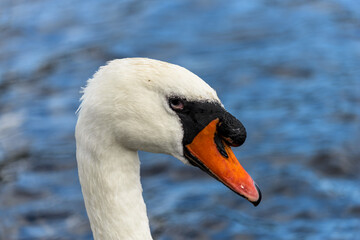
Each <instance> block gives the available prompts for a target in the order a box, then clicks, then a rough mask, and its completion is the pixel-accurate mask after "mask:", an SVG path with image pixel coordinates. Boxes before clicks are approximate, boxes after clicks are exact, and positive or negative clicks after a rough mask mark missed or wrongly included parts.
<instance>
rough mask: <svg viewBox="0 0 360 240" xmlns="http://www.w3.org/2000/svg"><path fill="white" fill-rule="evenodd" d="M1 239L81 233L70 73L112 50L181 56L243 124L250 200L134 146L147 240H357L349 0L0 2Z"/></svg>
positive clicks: (356, 23) (353, 16)
mask: <svg viewBox="0 0 360 240" xmlns="http://www.w3.org/2000/svg"><path fill="white" fill-rule="evenodd" d="M0 29H1V31H0V239H4V240H15V239H22V240H25V239H27V240H30V239H92V236H91V232H90V227H89V223H88V220H87V217H86V212H85V208H84V204H83V200H82V195H81V190H80V185H79V182H78V177H77V169H76V160H75V140H74V126H75V124H76V115H75V111H76V109H77V107H78V104H79V102H78V99H79V97H80V94H79V90H80V87H81V86H84V85H85V82H86V80H87V79H88V78H90V77H91V76H92V74H93V73H94V72H95V71H96V70H97V68H98V67H99V66H101V65H104V64H105V62H106V61H108V60H111V59H114V58H122V57H133V56H146V57H150V58H156V59H160V60H165V61H169V62H172V63H176V64H179V65H182V66H184V67H186V68H188V69H190V70H191V71H193V72H195V73H196V74H198V75H199V76H200V77H202V78H203V79H204V80H206V81H207V82H208V83H209V84H210V85H211V86H213V87H214V88H215V89H216V90H217V92H218V95H219V97H220V98H221V99H222V101H223V103H224V105H225V106H226V108H227V109H228V110H229V111H230V112H232V113H233V114H234V115H235V116H237V117H238V118H239V119H240V120H241V121H242V122H243V123H244V125H245V126H246V128H247V131H248V139H247V141H246V143H245V144H244V145H243V146H242V147H241V148H239V149H237V150H236V154H237V156H238V158H239V159H240V161H241V163H242V164H243V165H244V167H245V168H246V169H247V170H248V172H250V173H251V175H252V176H253V178H254V179H255V180H256V181H257V183H258V184H259V185H260V188H261V189H262V192H263V201H262V203H261V204H260V205H259V206H258V207H257V208H254V207H253V206H252V205H251V204H249V203H248V202H247V201H245V200H244V199H242V198H239V197H238V196H236V195H235V194H234V193H233V192H231V191H229V190H228V189H227V188H226V187H224V186H223V185H222V184H220V183H218V182H216V181H215V180H214V179H212V178H210V177H208V176H207V175H206V174H205V173H202V172H200V171H199V170H198V169H195V168H192V167H189V166H184V165H182V164H181V163H180V162H179V161H178V160H176V159H174V158H172V157H169V156H165V155H156V154H148V153H140V157H141V159H142V183H143V188H144V198H145V201H146V203H147V206H148V215H149V218H150V223H151V228H152V233H153V236H154V238H156V239H163V240H165V239H359V236H360V188H359V186H360V176H359V171H360V163H359V161H360V150H359V142H360V77H359V76H360V71H359V69H360V67H359V62H360V2H358V1H355V0H311V1H310V0H308V1H307V0H291V1H290V0H283V1H281V0H271V1H270V0H252V1H236V0H233V1H220V0H218V1H215V0H196V1H190V0H188V1H180V0H178V1H177V0H174V1H160V0H153V1H95V0H88V1H70V0H63V1H50V0H48V1H46V0H35V1H25V0H4V1H1V3H0Z"/></svg>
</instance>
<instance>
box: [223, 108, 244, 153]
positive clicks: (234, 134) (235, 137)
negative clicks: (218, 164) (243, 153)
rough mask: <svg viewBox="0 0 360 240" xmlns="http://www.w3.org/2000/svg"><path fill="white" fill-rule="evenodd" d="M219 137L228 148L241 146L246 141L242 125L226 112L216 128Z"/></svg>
mask: <svg viewBox="0 0 360 240" xmlns="http://www.w3.org/2000/svg"><path fill="white" fill-rule="evenodd" d="M217 130H218V134H219V136H220V137H221V138H222V139H223V140H224V141H225V142H226V143H227V144H228V145H230V146H234V147H238V146H241V145H242V144H243V143H244V142H245V139H246V129H245V127H244V125H243V124H242V123H241V122H240V121H239V120H237V119H236V118H235V117H234V116H233V115H231V114H230V113H228V112H226V113H225V114H224V115H223V116H222V118H221V119H220V122H219V126H218V129H217Z"/></svg>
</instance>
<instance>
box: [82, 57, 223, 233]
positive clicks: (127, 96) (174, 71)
mask: <svg viewBox="0 0 360 240" xmlns="http://www.w3.org/2000/svg"><path fill="white" fill-rule="evenodd" d="M169 96H179V97H183V98H186V99H187V100H189V101H191V100H196V101H216V102H219V103H220V100H219V99H218V97H217V95H216V92H215V91H214V90H213V89H212V88H211V87H210V86H209V85H207V84H206V83H205V82H204V81H203V80H201V79H200V78H199V77H198V76H196V75H195V74H193V73H191V72H190V71H188V70H186V69H185V68H182V67H180V66H177V65H174V64H169V63H165V62H161V61H157V60H152V59H146V58H127V59H120V60H114V61H111V62H109V63H108V64H107V65H106V66H104V67H101V68H100V69H99V71H98V72H97V73H96V74H95V75H94V77H93V78H92V79H90V80H88V83H87V86H86V88H85V89H84V90H83V96H82V98H81V101H82V102H81V105H80V107H79V109H78V115H79V117H78V123H77V126H76V143H77V161H78V167H79V178H80V183H81V187H82V192H83V195H84V200H85V205H86V209H87V213H88V216H89V219H90V223H91V228H92V231H93V234H94V238H95V239H109V240H112V239H114V240H115V239H139V240H140V239H141V240H145V239H151V234H150V228H149V223H148V218H147V214H146V206H145V203H144V200H143V198H142V187H141V183H140V162H139V159H138V155H137V151H138V150H143V151H149V152H156V153H166V154H170V155H173V156H175V157H176V158H178V159H180V160H181V161H183V162H184V163H188V162H187V160H186V159H185V158H184V157H183V146H182V139H183V129H182V125H181V122H180V119H179V117H178V116H177V115H176V114H175V113H174V112H173V111H172V110H171V109H170V107H169V105H168V97H169Z"/></svg>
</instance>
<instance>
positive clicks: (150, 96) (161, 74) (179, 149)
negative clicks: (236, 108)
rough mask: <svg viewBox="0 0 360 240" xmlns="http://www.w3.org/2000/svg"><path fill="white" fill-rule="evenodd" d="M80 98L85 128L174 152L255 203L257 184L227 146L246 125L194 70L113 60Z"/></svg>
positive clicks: (133, 145) (239, 138)
mask: <svg viewBox="0 0 360 240" xmlns="http://www.w3.org/2000/svg"><path fill="white" fill-rule="evenodd" d="M81 100H82V103H81V105H80V108H79V121H80V119H81V118H82V117H83V119H85V117H84V116H85V115H86V119H87V122H86V123H85V125H87V127H88V128H87V131H92V132H94V133H95V132H96V131H97V130H98V131H103V132H106V136H107V138H109V139H111V142H113V143H115V144H117V145H121V146H122V147H125V148H128V149H131V150H134V151H135V150H142V151H148V152H155V153H165V154H169V155H172V156H174V157H176V158H178V159H179V160H181V161H182V162H184V163H186V164H191V165H194V166H197V167H199V168H200V169H202V170H203V171H205V172H207V173H208V174H209V175H211V176H213V177H214V178H216V179H217V180H219V181H221V182H222V183H224V184H225V185H226V186H227V187H229V188H230V189H231V190H233V191H234V192H235V193H237V194H239V195H241V196H243V197H245V198H246V199H248V200H249V201H250V202H252V203H253V204H254V205H255V206H256V205H258V204H259V202H260V200H261V193H260V190H259V188H258V187H257V185H256V184H255V182H254V181H253V180H252V178H251V177H250V175H249V174H248V173H247V172H246V171H245V170H244V169H243V167H242V166H241V165H240V163H239V161H238V160H237V159H236V157H235V155H234V154H233V152H232V150H231V147H232V146H240V145H241V144H242V143H243V142H244V141H245V138H246V130H245V128H244V126H243V125H242V124H241V122H240V121H239V120H237V119H236V118H235V117H234V116H232V115H231V114H230V113H228V112H227V111H226V110H225V108H224V107H223V105H222V104H221V102H220V100H219V98H218V96H217V94H216V92H215V90H213V89H212V88H211V87H210V86H209V85H208V84H207V83H205V82H204V81H203V80H202V79H201V78H199V77H198V76H196V75H195V74H193V73H192V72H190V71H188V70H186V69H185V68H183V67H180V66H178V65H174V64H170V63H166V62H162V61H158V60H152V59H147V58H125V59H118V60H113V61H111V62H109V63H108V64H107V65H106V66H104V67H101V68H100V69H99V71H98V72H96V73H95V75H94V77H93V78H92V79H90V80H89V81H88V84H87V86H86V88H85V89H84V93H83V96H82V99H81ZM83 125H84V124H83ZM94 137H96V135H95V134H94ZM107 140H108V139H101V140H100V141H104V142H106V141H107Z"/></svg>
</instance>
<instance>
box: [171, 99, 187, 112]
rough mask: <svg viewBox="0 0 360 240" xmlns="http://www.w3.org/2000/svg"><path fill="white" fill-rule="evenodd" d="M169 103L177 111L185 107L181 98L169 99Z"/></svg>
mask: <svg viewBox="0 0 360 240" xmlns="http://www.w3.org/2000/svg"><path fill="white" fill-rule="evenodd" d="M169 103H170V107H171V108H172V109H173V110H175V111H179V110H183V109H184V102H183V100H181V99H180V98H172V99H170V100H169Z"/></svg>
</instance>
